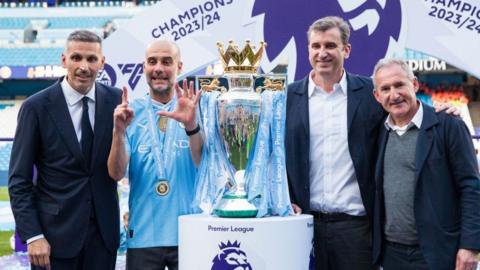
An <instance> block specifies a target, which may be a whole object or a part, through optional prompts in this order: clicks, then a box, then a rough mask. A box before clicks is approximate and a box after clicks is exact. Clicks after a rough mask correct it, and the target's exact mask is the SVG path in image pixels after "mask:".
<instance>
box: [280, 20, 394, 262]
mask: <svg viewBox="0 0 480 270" xmlns="http://www.w3.org/2000/svg"><path fill="white" fill-rule="evenodd" d="M349 35H350V28H349V26H348V24H347V23H346V22H345V21H344V20H343V19H341V18H339V17H325V18H321V19H319V20H317V21H316V22H314V23H313V24H312V25H311V26H310V28H309V30H308V40H309V43H308V51H309V60H310V64H311V65H312V71H311V73H310V74H309V75H308V76H307V77H305V78H304V79H302V80H300V81H296V82H294V83H292V84H291V85H289V87H288V97H287V118H286V137H285V146H286V165H287V174H288V180H289V189H290V197H291V201H292V203H293V207H294V210H295V211H296V212H297V213H298V212H305V213H310V214H313V216H314V249H315V257H316V265H317V269H335V270H338V269H339V270H344V269H345V270H347V269H356V270H363V269H365V270H367V269H373V268H374V266H373V262H372V253H371V251H372V245H371V243H372V241H371V220H372V217H373V201H374V192H375V185H374V181H373V179H374V178H373V176H374V162H375V154H376V152H377V147H376V140H377V135H378V130H379V127H380V124H381V120H382V118H383V116H384V115H385V112H384V111H383V109H382V108H381V106H380V105H379V104H378V103H377V102H376V101H375V99H374V97H373V94H372V90H373V84H372V80H371V79H370V78H367V77H363V76H357V75H353V74H350V73H348V72H346V71H345V69H344V68H343V63H344V61H345V59H347V58H348V56H349V54H350V50H351V45H350V44H349V43H348V38H349Z"/></svg>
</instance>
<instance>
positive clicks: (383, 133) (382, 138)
mask: <svg viewBox="0 0 480 270" xmlns="http://www.w3.org/2000/svg"><path fill="white" fill-rule="evenodd" d="M380 129H381V130H380V134H379V137H378V143H379V150H378V151H379V152H378V158H377V162H376V164H375V180H376V181H375V182H376V185H377V190H379V189H380V190H382V189H383V164H384V163H383V162H384V158H385V148H386V146H387V140H388V130H387V129H386V128H385V127H384V126H383V125H382V126H381V127H380Z"/></svg>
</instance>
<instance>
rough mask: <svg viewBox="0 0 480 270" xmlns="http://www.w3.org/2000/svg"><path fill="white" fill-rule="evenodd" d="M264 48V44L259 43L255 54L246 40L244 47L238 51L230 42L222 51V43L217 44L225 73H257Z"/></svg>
mask: <svg viewBox="0 0 480 270" xmlns="http://www.w3.org/2000/svg"><path fill="white" fill-rule="evenodd" d="M266 46H267V43H266V42H264V41H260V47H259V49H258V50H257V51H256V52H255V51H254V49H255V46H252V45H250V40H246V41H245V47H244V48H243V49H242V51H239V49H238V46H237V45H236V44H235V43H234V42H233V40H230V41H228V46H227V49H226V50H224V47H223V43H221V42H217V48H218V52H219V53H220V59H221V60H222V64H223V68H224V71H225V73H257V68H258V66H259V65H260V60H261V59H262V55H263V51H264V50H265V47H266Z"/></svg>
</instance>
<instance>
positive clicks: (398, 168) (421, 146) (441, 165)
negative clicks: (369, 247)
mask: <svg viewBox="0 0 480 270" xmlns="http://www.w3.org/2000/svg"><path fill="white" fill-rule="evenodd" d="M374 82H375V91H374V94H375V98H376V99H377V101H378V102H379V103H380V104H382V106H383V108H384V109H385V110H386V111H388V112H389V115H388V117H387V118H386V120H384V121H383V123H384V126H383V127H382V129H381V131H380V135H379V142H380V143H379V148H380V149H379V156H378V160H377V165H376V173H375V180H376V191H377V193H376V199H375V219H374V250H373V253H374V256H375V261H376V262H377V263H378V264H381V265H382V266H383V269H385V270H395V269H398V270H400V269H401V270H409V269H412V270H414V269H415V270H417V269H430V270H443V269H445V270H451V269H457V270H464V269H465V270H474V269H477V260H476V256H477V254H478V250H480V179H479V174H478V167H477V161H476V156H475V151H474V148H473V144H472V139H471V137H470V133H469V132H468V129H467V127H466V125H465V123H464V122H463V121H462V120H461V119H459V118H455V117H452V116H448V115H446V114H445V113H435V112H434V110H433V109H432V108H430V107H428V106H424V105H423V104H422V103H420V102H419V101H417V99H416V95H415V93H416V91H417V90H418V86H419V84H418V81H417V79H416V78H415V76H414V75H413V72H412V71H411V69H410V67H409V66H408V65H407V64H406V63H405V62H403V61H402V60H398V59H383V60H381V61H379V63H378V64H377V65H376V66H375V70H374Z"/></svg>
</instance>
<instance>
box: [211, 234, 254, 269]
mask: <svg viewBox="0 0 480 270" xmlns="http://www.w3.org/2000/svg"><path fill="white" fill-rule="evenodd" d="M218 247H219V248H220V252H219V253H218V254H217V256H215V258H213V260H212V262H213V265H212V269H211V270H253V268H252V266H251V265H250V263H249V262H248V260H247V254H246V253H245V252H244V251H243V250H241V249H240V242H238V241H235V242H230V241H227V242H226V243H223V242H220V245H218Z"/></svg>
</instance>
